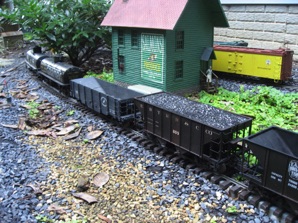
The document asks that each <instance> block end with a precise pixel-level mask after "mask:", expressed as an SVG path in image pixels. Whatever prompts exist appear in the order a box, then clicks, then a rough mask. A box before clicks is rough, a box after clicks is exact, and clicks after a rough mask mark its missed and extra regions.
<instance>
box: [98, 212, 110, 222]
mask: <svg viewBox="0 0 298 223" xmlns="http://www.w3.org/2000/svg"><path fill="white" fill-rule="evenodd" d="M97 216H98V217H99V218H100V219H101V220H103V221H105V222H107V223H111V222H112V220H111V219H109V218H107V217H105V216H103V215H101V214H98V215H97Z"/></svg>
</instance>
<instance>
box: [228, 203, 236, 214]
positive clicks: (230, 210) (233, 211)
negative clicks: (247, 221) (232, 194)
mask: <svg viewBox="0 0 298 223" xmlns="http://www.w3.org/2000/svg"><path fill="white" fill-rule="evenodd" d="M226 212H227V213H229V214H238V209H237V207H236V206H234V205H233V206H229V207H227V209H226Z"/></svg>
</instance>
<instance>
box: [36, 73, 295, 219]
mask: <svg viewBox="0 0 298 223" xmlns="http://www.w3.org/2000/svg"><path fill="white" fill-rule="evenodd" d="M35 80H36V81H38V83H39V84H40V86H41V87H43V88H45V89H46V90H47V91H49V92H50V93H51V94H53V95H55V96H56V97H58V98H59V99H61V100H63V101H64V102H66V103H68V104H71V105H72V106H74V107H75V108H76V109H78V110H80V111H81V112H83V113H85V114H89V115H93V116H94V118H101V119H102V120H104V121H105V122H110V123H111V128H113V130H115V131H116V132H118V133H119V134H124V135H126V136H127V137H128V138H130V139H131V140H132V141H135V142H136V143H138V144H140V145H141V146H143V147H144V148H145V149H147V150H151V151H153V152H155V153H156V154H158V155H161V156H164V157H166V158H167V159H168V160H169V161H171V162H173V163H176V164H178V165H180V166H181V167H183V168H185V169H186V170H189V171H193V172H194V173H195V174H198V175H200V176H201V177H204V178H205V179H207V180H209V181H210V182H212V183H213V184H216V185H218V186H219V187H220V188H221V189H222V190H225V191H226V192H227V194H228V195H229V196H230V197H231V198H233V199H240V200H246V201H247V202H248V203H249V204H251V205H253V206H255V207H257V208H259V209H261V210H264V211H265V212H267V213H268V214H269V215H271V217H274V218H276V219H280V220H281V221H282V222H292V221H293V219H295V216H293V215H292V214H289V213H288V212H287V211H286V210H284V209H282V208H279V207H278V204H274V203H272V202H269V201H267V198H266V197H263V196H262V195H259V194H256V193H252V192H251V191H250V190H249V185H247V184H246V183H245V182H240V181H237V180H235V179H234V178H233V177H230V176H228V175H224V174H219V173H215V172H214V171H213V170H212V169H210V167H208V165H206V163H205V162H203V161H202V162H201V163H198V162H193V161H191V160H190V159H187V158H185V157H184V156H181V155H180V154H179V153H177V152H176V151H175V150H173V148H168V147H165V146H163V145H161V144H159V143H156V142H153V141H152V139H151V138H150V137H148V135H146V134H144V131H143V130H133V129H131V128H127V127H125V126H122V125H119V123H118V122H117V121H115V120H114V119H112V118H107V116H105V115H102V114H98V113H96V112H94V111H93V110H92V109H89V108H87V107H85V105H83V104H81V103H79V102H78V101H77V100H75V99H72V98H70V97H68V96H66V95H65V94H62V93H61V92H60V91H59V90H57V89H56V88H53V86H51V85H50V83H47V82H44V81H42V80H41V79H39V78H38V77H36V76H35Z"/></svg>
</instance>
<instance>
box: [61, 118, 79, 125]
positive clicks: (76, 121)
mask: <svg viewBox="0 0 298 223" xmlns="http://www.w3.org/2000/svg"><path fill="white" fill-rule="evenodd" d="M78 122H79V121H78V120H74V119H71V120H67V121H66V122H64V126H65V127H67V126H70V125H72V124H76V123H78Z"/></svg>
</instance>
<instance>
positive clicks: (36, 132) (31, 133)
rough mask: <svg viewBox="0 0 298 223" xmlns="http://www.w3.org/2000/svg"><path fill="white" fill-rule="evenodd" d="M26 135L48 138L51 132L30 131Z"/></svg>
mask: <svg viewBox="0 0 298 223" xmlns="http://www.w3.org/2000/svg"><path fill="white" fill-rule="evenodd" d="M27 134H28V135H35V136H50V135H51V132H50V131H48V130H32V131H28V132H27Z"/></svg>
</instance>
